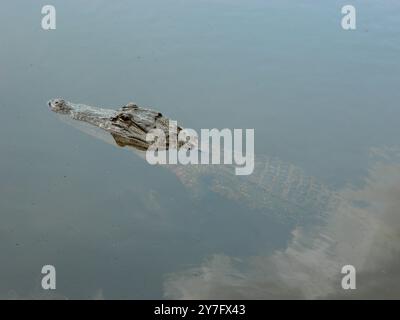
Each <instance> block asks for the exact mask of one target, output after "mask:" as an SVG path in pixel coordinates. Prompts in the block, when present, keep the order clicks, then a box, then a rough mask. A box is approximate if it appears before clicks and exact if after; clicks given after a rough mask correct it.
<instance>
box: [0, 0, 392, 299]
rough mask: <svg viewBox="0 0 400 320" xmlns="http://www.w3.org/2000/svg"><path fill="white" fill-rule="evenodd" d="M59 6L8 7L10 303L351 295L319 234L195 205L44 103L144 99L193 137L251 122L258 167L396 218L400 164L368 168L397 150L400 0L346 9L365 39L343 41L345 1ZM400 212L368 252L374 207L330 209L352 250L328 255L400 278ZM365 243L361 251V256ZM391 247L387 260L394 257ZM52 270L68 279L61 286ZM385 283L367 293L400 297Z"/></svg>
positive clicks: (2, 223)
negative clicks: (286, 171)
mask: <svg viewBox="0 0 400 320" xmlns="http://www.w3.org/2000/svg"><path fill="white" fill-rule="evenodd" d="M51 2H52V4H54V6H55V7H56V10H57V29H56V30H54V31H44V30H42V29H41V24H40V23H41V18H42V15H41V13H40V11H41V8H42V6H43V5H45V4H48V3H47V2H45V1H29V3H28V2H27V1H3V2H2V5H1V9H0V119H1V120H0V150H1V157H0V191H1V193H0V298H88V299H91V298H106V299H115V298H123V299H128V298H129V299H131V298H133V299H135V298H137V299H143V298H156V299H158V298H163V297H170V298H182V297H184V298H196V297H202V298H213V297H221V298H225V297H228V298H229V297H232V296H233V297H245V298H254V297H255V298H260V297H261V298H269V297H277V296H278V297H287V296H290V297H301V298H316V297H321V296H322V297H325V296H332V295H333V296H336V295H337V294H340V293H337V292H336V291H335V290H336V289H337V286H338V285H339V284H336V285H333V284H331V283H330V282H329V281H330V280H327V279H328V278H329V279H330V277H329V275H327V274H326V273H324V272H325V271H321V270H322V269H323V270H328V269H329V266H332V265H334V264H333V263H332V261H331V260H329V259H330V258H328V256H329V257H331V256H332V255H329V254H325V253H321V252H322V251H323V250H325V249H323V248H322V247H323V246H319V245H315V244H314V245H310V244H309V243H310V242H312V241H313V240H312V239H314V238H313V237H314V234H316V235H318V234H319V232H313V231H312V230H313V228H317V226H314V225H311V226H307V228H308V229H310V230H311V231H310V235H309V234H307V235H304V234H301V235H300V236H299V232H301V231H299V230H298V229H297V228H296V226H294V225H293V224H285V223H279V222H277V221H276V220H275V219H274V218H273V217H272V216H271V215H270V214H269V213H268V212H262V211H263V210H254V209H252V208H249V207H248V206H247V205H246V204H243V203H237V202H235V201H231V200H229V199H227V198H225V197H223V196H221V195H218V194H216V193H212V192H206V193H205V194H202V196H201V198H200V199H199V198H196V197H193V194H192V191H191V190H190V189H188V188H187V187H185V186H184V185H182V184H181V183H180V181H179V180H178V179H177V177H176V176H175V175H174V174H173V173H172V172H171V171H168V170H165V169H164V168H157V167H152V166H149V165H148V164H147V163H146V162H144V161H143V160H142V159H141V158H139V157H137V156H135V154H134V153H132V152H129V151H127V150H124V149H121V148H116V147H114V146H111V145H109V144H105V143H103V142H102V141H100V140H97V139H94V138H93V137H91V136H89V135H85V134H83V133H82V132H80V131H78V130H76V129H74V128H73V127H71V126H69V125H67V124H65V123H63V122H60V121H59V120H58V119H57V117H55V115H54V114H52V113H51V112H50V111H49V110H48V108H47V105H46V102H47V101H48V100H49V99H50V98H53V97H58V96H60V97H64V98H65V99H68V100H70V101H74V102H80V103H85V104H89V105H94V106H110V107H112V108H117V107H120V106H122V105H124V104H126V103H127V102H129V101H135V102H137V103H138V104H139V105H144V106H152V107H154V108H155V109H157V110H160V111H161V112H163V113H164V114H166V115H169V116H170V117H171V118H173V119H177V120H178V123H182V124H183V125H186V126H188V127H192V128H195V129H200V128H214V127H216V128H221V129H222V128H255V138H256V156H257V155H268V156H271V157H277V158H279V159H281V160H282V161H284V162H287V163H293V164H294V165H296V166H298V167H301V168H302V169H304V171H305V173H306V174H307V175H310V176H314V177H315V178H316V179H317V180H319V181H321V182H322V183H324V184H325V185H327V187H329V188H330V189H332V190H338V191H342V190H347V189H346V188H348V187H349V186H353V188H355V189H356V190H358V191H359V192H358V194H359V195H360V194H361V195H362V196H363V197H364V198H363V199H362V200H363V201H367V207H374V208H375V207H376V208H378V209H376V210H379V208H386V206H387V207H388V208H389V209H390V208H398V206H397V204H396V203H395V198H398V197H396V196H394V195H397V194H398V190H400V189H399V188H398V186H399V185H400V183H399V181H400V179H398V180H396V179H397V175H398V172H399V171H398V170H397V169H398V167H396V165H397V162H396V163H395V164H394V166H395V167H393V166H390V167H385V168H384V169H382V171H379V170H378V171H376V172H375V171H374V172H373V173H371V170H372V169H371V166H370V165H371V164H370V160H369V159H370V158H369V153H370V148H371V147H378V148H382V147H383V146H394V147H397V146H399V145H400V143H399V136H400V126H399V116H400V111H399V100H400V90H399V83H400V81H399V80H400V79H399V76H400V62H399V57H400V25H399V22H400V3H399V2H398V1H392V0H387V1H352V3H353V4H354V5H355V6H356V8H357V14H358V16H357V30H356V31H350V32H346V31H344V30H342V28H341V27H340V19H341V16H342V15H341V12H340V10H341V7H342V6H343V5H345V4H347V2H346V1H329V2H328V1H307V0H302V1H294V0H292V1H289V0H284V1H282V0H280V1H261V0H251V1H239V0H217V1H211V0H210V1H209V0H199V1H196V0H188V1H176V0H171V1H161V0H152V1H117V2H112V3H111V2H110V1H104V0H96V1H90V2H89V1H86V2H84V3H83V2H81V1H76V0H74V1H51ZM393 168H394V169H393ZM368 175H372V176H370V178H369V180H366V178H367V177H368ZM366 181H367V182H366ZM368 181H369V182H368ZM371 181H372V182H371ZM388 181H389V182H390V183H389V182H388ZM374 182H376V183H375V184H374ZM368 183H372V185H368ZM366 184H367V185H366ZM379 188H383V189H379ZM374 190H375V191H376V190H378V191H377V192H376V193H374ZM379 190H382V192H381V191H379ZM368 201H369V202H370V203H368ZM374 201H378V202H374ZM376 203H378V204H380V205H381V206H379V205H377V206H375V204H376ZM389 209H388V210H389ZM360 210H361V209H360ZM376 210H375V211H376ZM382 210H383V209H382ZM396 210H397V211H398V209H390V210H389V211H387V210H386V209H384V210H383V212H384V213H385V214H382V215H377V216H375V215H374V214H375V211H374V210H372V211H371V215H372V216H373V218H371V219H375V220H373V221H374V222H375V223H374V225H378V226H381V225H382V228H377V229H376V230H375V231H376V234H378V235H380V234H381V233H380V232H382V234H383V235H385V236H382V237H380V238H379V237H375V238H373V239H372V240H371V241H370V242H368V241H361V240H360V239H365V237H366V233H368V234H370V233H369V232H364V231H363V232H362V231H360V233H359V234H358V233H357V232H358V231H357V230H358V229H357V228H358V227H359V226H360V225H361V224H362V221H365V219H362V218H357V217H362V215H363V214H365V215H368V216H369V212H361V213H360V211H359V210H356V209H355V208H350V209H348V210H346V213H348V214H350V218H349V219H350V220H349V221H350V222H348V223H347V222H343V221H342V220H340V219H336V218H335V217H337V216H335V214H336V213H332V217H333V218H332V220H334V221H335V223H332V224H329V227H326V228H329V230H326V233H327V234H329V235H330V237H331V238H334V241H337V242H338V243H339V244H343V246H342V247H340V245H339V247H340V248H341V249H340V250H339V249H338V251H335V254H337V257H338V258H337V259H334V261H335V262H338V265H340V263H342V262H343V264H346V263H353V264H355V265H356V267H358V266H360V269H361V270H364V269H365V270H366V271H365V276H364V278H362V277H361V278H360V279H365V281H366V282H365V283H369V282H368V281H367V280H368V279H369V277H370V276H371V274H374V272H375V270H377V269H378V268H381V269H384V270H386V271H387V273H389V274H390V275H391V279H393V277H397V274H398V273H397V272H398V271H400V268H398V266H399V265H400V264H397V263H398V261H397V260H396V259H395V261H393V260H392V259H393V256H396V253H399V252H400V248H399V247H398V243H400V242H399V241H398V240H399V239H398V237H399V234H400V233H399V232H398V229H396V226H398V225H399V224H397V222H400V220H399V215H400V213H399V215H397V213H398V212H397V211H396ZM387 212H389V213H387ZM386 213H387V214H386ZM275 214H277V215H279V212H278V213H275ZM358 214H360V215H358ZM387 217H388V218H387ZM335 219H336V220H335ZM329 221H331V220H329ZM346 221H347V220H346ZM368 221H369V220H368ZM371 221H372V220H371ZM332 225H335V226H339V227H338V229H337V230H336V229H334V230H332V227H331V226H332ZM346 226H347V227H348V226H353V227H354V228H355V229H351V230H347V229H346ZM295 228H296V229H295ZM390 228H393V229H390ZM354 230H356V231H354ZM348 235H351V237H353V236H354V237H355V238H347V236H348ZM357 236H358V238H357ZM386 236H387V238H385V237H386ZM296 237H300V238H301V239H303V238H306V239H307V241H305V242H304V243H306V244H304V243H303V242H301V243H302V246H305V247H304V248H303V247H302V248H301V250H300V254H303V255H304V256H307V257H308V258H307V259H306V261H307V263H305V262H304V261H303V260H301V259H300V260H296V259H294V260H293V259H291V258H290V257H286V258H285V257H283V258H282V257H281V258H280V260H277V259H274V258H273V254H274V252H275V253H276V252H278V255H279V252H280V253H281V254H282V255H285V254H286V255H288V254H290V252H291V250H290V249H293V247H295V248H297V249H298V246H297V247H296V246H295V244H296V243H295V244H294V242H296V241H298V239H297V238H296ZM308 240H309V241H308ZM347 240H348V241H347ZM385 241H386V242H385ZM367 242H368V243H369V246H368V247H366V248H358V249H357V252H358V253H359V254H360V255H361V253H360V252H362V253H363V255H362V256H355V255H353V254H350V253H349V252H350V251H351V249H349V248H351V246H352V245H353V244H354V243H367ZM382 243H386V244H387V243H389V245H388V246H389V247H390V248H389V249H390V250H389V249H388V250H389V251H390V252H392V255H388V256H387V257H386V256H385V257H384V258H382V255H384V252H385V251H384V250H383V251H382V249H381V247H380V245H381V244H382ZM391 246H393V247H391ZM324 248H325V247H324ZM385 248H386V247H385ZM287 249H288V250H287ZM297 249H296V250H297ZM293 250H294V249H293ZM335 250H336V249H335ZM378 252H380V253H381V255H379V254H378ZM382 252H383V253H382ZM298 256H299V255H297V257H298ZM378 256H379V257H378ZM314 257H317V258H316V259H317V261H322V262H320V266H319V267H318V266H317V264H315V263H313V262H312V261H313V259H314ZM285 259H286V260H285ZM288 261H290V262H288ZM339 262H340V263H339ZM324 263H325V264H324ZM45 264H51V265H54V266H55V267H56V269H57V290H56V291H53V292H50V293H49V292H44V291H43V290H42V289H41V286H40V281H41V277H42V275H41V273H40V271H41V268H42V266H43V265H45ZM364 266H368V267H365V268H364ZM370 267H371V268H372V269H369V268H370ZM313 268H314V269H313ZM315 268H316V269H317V271H316V273H315ZM276 269H280V270H281V271H279V272H281V273H279V272H277V271H276ZM335 270H336V269H335ZM282 272H287V274H290V275H291V276H289V277H285V274H282ZM277 273H278V274H277ZM339 273H340V269H338V274H339ZM302 274H307V275H309V277H310V279H309V278H307V277H306V278H304V277H302V276H301V275H302ZM310 274H317V275H319V278H318V280H315V278H313V277H311V276H310ZM381 276H382V275H381ZM382 277H383V278H382V279H381V278H376V277H375V278H373V279H375V280H376V281H375V282H376V283H377V284H376V285H377V286H378V289H376V288H375V289H374V290H372V289H371V290H370V289H369V286H367V285H365V286H364V287H363V286H362V284H360V288H361V289H360V291H361V293H362V294H364V293H365V294H366V295H369V294H370V295H372V296H373V295H374V294H375V295H379V294H380V292H383V293H385V294H388V295H393V296H397V297H400V288H399V287H398V286H396V285H395V284H393V282H392V281H389V280H387V278H390V277H387V278H385V277H384V276H382ZM278 278H279V279H288V278H290V279H291V282H290V285H286V284H285V282H284V281H283V282H282V281H280V282H278V284H277V283H275V281H276V279H278ZM302 279H303V280H302ZM304 279H306V280H304ZM312 279H314V280H315V281H314V280H312ZM313 281H314V282H313ZM360 281H362V280H360ZM338 283H340V282H338ZM380 284H382V288H384V289H382V288H381V287H379V285H380ZM386 284H387V285H386ZM387 286H390V290H389V289H388V287H387ZM232 288H233V289H232ZM331 288H334V289H331ZM379 290H382V291H379ZM385 290H386V291H385Z"/></svg>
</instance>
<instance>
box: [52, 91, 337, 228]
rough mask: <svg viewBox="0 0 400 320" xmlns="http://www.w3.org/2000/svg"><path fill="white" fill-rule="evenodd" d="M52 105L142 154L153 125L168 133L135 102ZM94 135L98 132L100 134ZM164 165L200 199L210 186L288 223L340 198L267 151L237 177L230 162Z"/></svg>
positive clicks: (161, 120)
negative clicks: (107, 105) (114, 105)
mask: <svg viewBox="0 0 400 320" xmlns="http://www.w3.org/2000/svg"><path fill="white" fill-rule="evenodd" d="M48 105H49V107H50V109H51V110H52V111H53V112H56V113H58V114H60V115H63V116H66V117H67V118H68V119H72V120H76V121H75V122H79V123H86V124H89V125H90V126H93V127H97V128H100V129H102V130H101V131H103V133H104V132H105V133H106V134H107V136H110V137H112V138H113V142H115V144H116V145H117V146H120V147H128V148H131V149H132V150H134V151H135V152H136V153H137V154H138V155H140V156H141V157H143V158H144V157H145V156H144V153H145V151H146V150H147V149H148V148H149V146H150V142H148V141H147V140H146V134H147V133H148V132H149V131H150V130H152V129H160V130H162V131H163V132H164V133H165V137H166V139H167V140H168V137H169V134H170V131H169V130H170V128H169V121H171V120H170V119H169V118H167V117H165V116H164V115H163V114H162V113H160V112H158V111H155V110H153V109H149V108H143V107H140V106H138V105H137V104H135V103H128V104H126V105H124V106H122V107H120V108H118V109H116V110H114V109H106V108H98V107H91V106H87V105H84V104H75V103H71V102H68V101H65V100H63V99H52V100H50V101H49V102H48ZM181 130H182V127H176V132H174V134H177V133H179V132H180V131H181ZM95 136H96V137H99V136H98V134H97V133H95ZM108 141H109V140H108ZM168 147H169V146H168V145H167V148H168ZM179 147H182V146H181V145H178V148H179ZM200 151H201V150H200ZM163 166H165V167H166V168H168V169H170V170H171V171H172V172H173V173H174V174H176V176H177V177H178V179H179V180H180V181H181V182H182V183H183V184H184V185H185V186H187V187H189V188H191V190H193V195H194V197H195V198H201V195H202V194H205V191H207V190H208V191H212V192H216V193H217V194H219V195H221V196H223V197H225V198H227V199H229V200H232V201H237V202H238V203H241V204H244V205H245V206H247V207H249V208H252V209H255V210H258V211H263V212H268V214H269V215H273V216H274V217H275V218H277V220H278V221H282V222H284V223H286V222H288V221H292V222H295V223H299V222H304V221H309V220H314V219H321V218H323V217H325V216H326V214H327V213H328V211H329V210H331V209H333V208H334V207H335V206H337V205H338V204H339V202H340V200H341V199H340V195H339V194H338V193H337V192H335V191H333V190H330V189H329V188H328V187H327V186H325V185H324V184H323V183H321V182H318V181H317V180H316V179H315V178H314V177H311V176H308V175H306V174H305V173H304V171H303V170H302V169H300V168H299V167H297V166H295V165H292V164H290V163H286V162H284V161H281V160H279V159H277V158H271V157H267V156H260V157H257V161H255V168H254V172H253V174H251V175H249V176H236V175H235V174H234V171H233V170H232V168H231V167H232V165H192V164H190V165H180V164H177V165H168V164H167V165H163Z"/></svg>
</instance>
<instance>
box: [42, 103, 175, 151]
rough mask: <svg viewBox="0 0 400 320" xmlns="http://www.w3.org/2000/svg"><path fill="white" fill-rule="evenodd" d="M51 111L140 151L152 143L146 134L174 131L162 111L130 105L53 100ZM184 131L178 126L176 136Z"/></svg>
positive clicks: (165, 133) (50, 104)
mask: <svg viewBox="0 0 400 320" xmlns="http://www.w3.org/2000/svg"><path fill="white" fill-rule="evenodd" d="M48 105H49V107H50V109H51V110H52V111H54V112H56V113H59V114H62V115H66V116H68V117H70V118H72V119H73V120H78V121H82V122H85V123H88V124H91V125H93V126H96V127H99V128H101V129H103V130H105V131H107V132H109V133H110V134H111V135H112V136H113V138H114V140H115V142H116V143H117V144H118V145H119V146H121V147H124V146H132V147H135V148H136V149H139V150H147V149H148V147H149V146H150V144H151V142H148V141H146V134H147V133H149V131H150V130H152V129H161V130H162V131H163V132H164V135H165V138H166V145H167V147H168V137H169V134H170V133H171V132H170V129H171V128H169V119H168V118H165V117H164V116H163V115H162V114H161V113H160V112H157V111H154V110H151V109H146V108H142V107H139V106H137V105H136V104H134V103H129V104H127V105H125V106H123V107H122V108H120V109H118V110H111V109H103V108H96V107H90V106H86V105H82V104H74V103H71V102H68V101H65V100H63V99H52V100H50V101H49V102H48ZM180 130H182V128H180V127H177V128H176V132H172V133H174V134H178V133H179V131H180Z"/></svg>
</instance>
